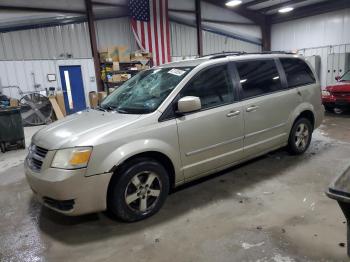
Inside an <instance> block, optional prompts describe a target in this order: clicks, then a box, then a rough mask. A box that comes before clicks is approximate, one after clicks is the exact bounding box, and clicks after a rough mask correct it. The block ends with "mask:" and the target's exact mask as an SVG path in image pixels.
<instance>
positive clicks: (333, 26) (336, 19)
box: [271, 9, 350, 87]
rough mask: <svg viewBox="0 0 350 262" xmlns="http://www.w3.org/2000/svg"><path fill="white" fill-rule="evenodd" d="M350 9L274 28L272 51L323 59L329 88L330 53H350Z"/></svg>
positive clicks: (323, 82) (324, 82)
mask: <svg viewBox="0 0 350 262" xmlns="http://www.w3.org/2000/svg"><path fill="white" fill-rule="evenodd" d="M349 28H350V9H344V10H340V11H336V12H330V13H325V14H321V15H317V16H312V17H308V18H303V19H298V20H294V21H290V22H285V23H280V24H275V25H273V26H272V31H271V36H272V39H271V40H272V42H271V46H272V50H287V51H299V53H300V54H302V55H304V56H312V55H319V56H320V57H321V72H320V76H319V77H320V81H321V85H322V87H325V86H327V85H328V84H329V83H328V82H327V81H328V80H327V64H328V54H332V53H348V52H350V30H349Z"/></svg>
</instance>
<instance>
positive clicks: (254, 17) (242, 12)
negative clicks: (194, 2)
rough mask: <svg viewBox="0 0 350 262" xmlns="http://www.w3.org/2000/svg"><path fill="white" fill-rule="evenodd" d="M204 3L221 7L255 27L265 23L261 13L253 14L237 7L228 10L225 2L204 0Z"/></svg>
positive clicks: (253, 12) (251, 11)
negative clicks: (248, 21) (251, 22)
mask: <svg viewBox="0 0 350 262" xmlns="http://www.w3.org/2000/svg"><path fill="white" fill-rule="evenodd" d="M204 1H205V2H207V3H210V4H213V5H216V6H220V7H223V8H225V9H227V10H230V11H232V12H234V13H236V14H239V15H241V16H243V17H245V18H247V19H249V20H251V21H253V22H254V23H255V24H257V25H260V24H262V23H264V21H265V15H263V14H261V13H258V12H255V11H253V10H249V9H246V8H244V7H242V6H237V7H234V8H228V7H227V6H226V5H225V1H222V0H221V1H218V0H204Z"/></svg>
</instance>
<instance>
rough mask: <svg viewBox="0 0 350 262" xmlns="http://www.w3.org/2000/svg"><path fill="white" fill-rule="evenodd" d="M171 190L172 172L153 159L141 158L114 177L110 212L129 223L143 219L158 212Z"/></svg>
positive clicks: (109, 195)
mask: <svg viewBox="0 0 350 262" xmlns="http://www.w3.org/2000/svg"><path fill="white" fill-rule="evenodd" d="M150 181H152V182H150ZM168 193H169V175H168V173H167V171H166V170H165V168H164V167H163V165H161V164H160V163H158V162H157V161H154V160H153V159H149V158H137V159H134V160H132V161H130V162H129V163H127V164H126V165H125V166H123V167H121V169H120V171H119V172H118V173H116V174H115V175H114V177H113V178H112V180H111V182H110V185H109V192H108V199H107V206H108V211H109V212H110V213H112V215H113V216H114V217H116V218H118V219H120V220H122V221H125V222H134V221H139V220H142V219H145V218H147V217H150V216H152V215H154V214H155V213H157V212H158V211H159V209H160V208H161V207H162V205H163V204H164V202H165V199H166V197H167V196H168Z"/></svg>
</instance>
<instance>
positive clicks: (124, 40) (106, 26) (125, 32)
mask: <svg viewBox="0 0 350 262" xmlns="http://www.w3.org/2000/svg"><path fill="white" fill-rule="evenodd" d="M96 34H97V44H98V47H99V49H105V48H107V47H109V46H114V45H125V46H129V47H130V50H131V51H135V50H138V47H137V44H136V41H135V38H134V35H133V33H132V31H131V27H130V21H129V18H127V17H123V18H114V19H106V20H99V21H97V22H96Z"/></svg>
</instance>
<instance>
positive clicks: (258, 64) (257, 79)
mask: <svg viewBox="0 0 350 262" xmlns="http://www.w3.org/2000/svg"><path fill="white" fill-rule="evenodd" d="M236 66H237V70H238V74H239V77H240V82H241V86H242V96H243V99H248V98H251V97H256V96H261V95H264V94H268V93H272V92H275V91H279V90H281V89H282V84H281V79H280V76H279V74H278V70H277V67H276V63H275V61H274V60H273V59H267V60H254V61H249V60H248V61H242V62H237V63H236Z"/></svg>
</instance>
